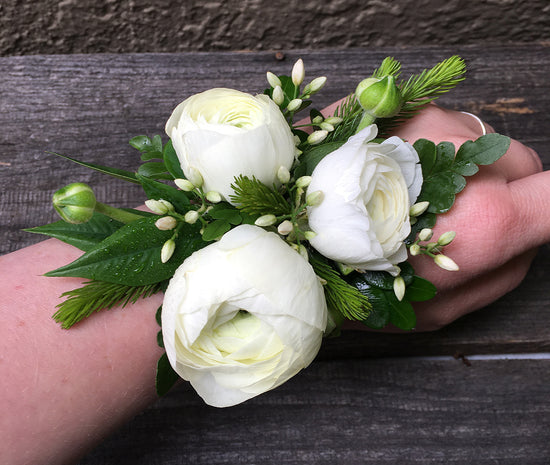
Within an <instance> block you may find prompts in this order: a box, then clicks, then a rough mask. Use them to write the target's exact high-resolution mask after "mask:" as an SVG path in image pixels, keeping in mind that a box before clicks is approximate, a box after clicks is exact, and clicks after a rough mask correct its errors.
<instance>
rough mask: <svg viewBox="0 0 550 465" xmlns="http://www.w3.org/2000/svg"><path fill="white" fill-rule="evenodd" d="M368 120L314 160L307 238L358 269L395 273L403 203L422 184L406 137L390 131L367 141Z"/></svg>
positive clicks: (403, 252)
mask: <svg viewBox="0 0 550 465" xmlns="http://www.w3.org/2000/svg"><path fill="white" fill-rule="evenodd" d="M377 131H378V128H377V127H376V125H374V124H373V125H370V126H368V127H366V128H365V129H363V130H362V131H360V132H359V133H358V134H356V135H354V136H352V137H350V138H349V140H348V141H347V142H346V143H345V144H344V145H342V146H341V147H340V148H339V149H338V150H335V151H334V152H332V153H330V154H329V155H327V156H326V157H325V158H323V160H321V162H320V163H319V164H318V165H317V166H316V168H315V170H314V171H313V174H312V176H311V177H312V180H311V184H310V185H309V187H308V192H315V191H319V190H320V191H322V192H323V194H324V200H323V201H322V202H321V204H320V205H318V206H314V207H309V208H308V216H309V225H310V228H311V229H312V230H313V231H314V232H315V233H317V235H316V236H315V237H314V238H313V239H311V240H310V243H311V245H312V246H313V247H315V249H317V250H318V251H319V252H320V253H321V254H323V255H324V256H326V257H328V258H330V259H332V260H335V261H337V262H340V263H344V264H346V265H349V266H351V267H353V268H356V269H358V270H362V271H365V270H383V271H388V272H390V273H392V274H393V275H396V274H398V272H399V270H398V268H397V267H396V266H395V265H396V264H398V263H401V262H403V261H405V260H406V259H407V249H406V246H405V244H404V243H403V241H404V240H405V239H406V237H407V236H408V235H409V233H410V230H411V226H410V221H409V208H410V206H411V205H412V204H413V203H414V202H415V201H416V198H417V197H418V194H419V193H420V189H421V187H422V170H421V166H420V164H419V158H418V154H417V153H416V151H415V150H414V148H413V147H412V146H411V145H410V144H409V143H407V142H404V141H402V140H401V139H400V138H398V137H390V138H389V139H387V140H386V141H384V142H382V143H381V144H377V143H374V142H370V141H372V139H374V138H375V137H376V134H377Z"/></svg>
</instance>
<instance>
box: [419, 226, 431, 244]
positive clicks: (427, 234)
mask: <svg viewBox="0 0 550 465" xmlns="http://www.w3.org/2000/svg"><path fill="white" fill-rule="evenodd" d="M433 235H434V232H433V231H432V230H431V229H430V228H424V229H422V230H421V231H420V232H419V233H418V239H420V240H421V241H429V240H430V239H431V238H432V236H433Z"/></svg>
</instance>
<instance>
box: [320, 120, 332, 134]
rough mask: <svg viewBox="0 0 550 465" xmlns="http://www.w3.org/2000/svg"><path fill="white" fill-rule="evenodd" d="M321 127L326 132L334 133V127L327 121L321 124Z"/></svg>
mask: <svg viewBox="0 0 550 465" xmlns="http://www.w3.org/2000/svg"><path fill="white" fill-rule="evenodd" d="M319 127H320V128H321V129H323V130H325V131H328V132H332V131H334V126H333V125H332V124H330V123H327V122H326V121H324V122H323V123H321V124H320V125H319Z"/></svg>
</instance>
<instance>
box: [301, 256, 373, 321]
mask: <svg viewBox="0 0 550 465" xmlns="http://www.w3.org/2000/svg"><path fill="white" fill-rule="evenodd" d="M310 264H311V266H312V267H313V269H314V271H315V273H316V274H317V276H319V277H320V278H321V279H323V280H324V281H325V282H326V284H325V285H324V290H325V299H326V301H327V305H328V306H329V307H330V308H332V309H334V310H337V311H338V312H340V313H341V314H342V315H343V316H344V317H345V318H347V319H349V320H358V321H363V320H366V319H367V318H368V316H369V314H370V312H371V310H372V305H371V303H370V302H369V300H368V298H367V297H366V296H365V295H363V294H362V293H361V292H360V291H359V289H357V288H356V287H355V286H352V285H351V284H349V283H347V282H346V281H345V280H344V279H343V278H342V277H341V276H340V275H339V274H338V272H337V271H336V270H335V269H334V268H332V266H330V265H329V264H328V263H327V262H326V261H325V260H323V259H322V258H321V257H319V256H317V255H316V254H312V255H310Z"/></svg>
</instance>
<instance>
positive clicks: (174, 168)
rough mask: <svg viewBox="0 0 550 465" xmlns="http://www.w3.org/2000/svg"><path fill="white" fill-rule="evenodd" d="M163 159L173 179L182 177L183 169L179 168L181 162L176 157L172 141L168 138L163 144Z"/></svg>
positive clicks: (183, 176)
mask: <svg viewBox="0 0 550 465" xmlns="http://www.w3.org/2000/svg"><path fill="white" fill-rule="evenodd" d="M162 157H163V159H164V165H165V166H166V169H167V170H168V172H169V173H170V174H171V175H172V176H174V179H184V178H185V175H184V174H183V171H182V169H181V164H180V161H179V159H178V155H177V154H176V151H175V150H174V146H173V145H172V141H171V140H169V141H168V142H167V143H166V144H165V145H164V152H163V155H162Z"/></svg>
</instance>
